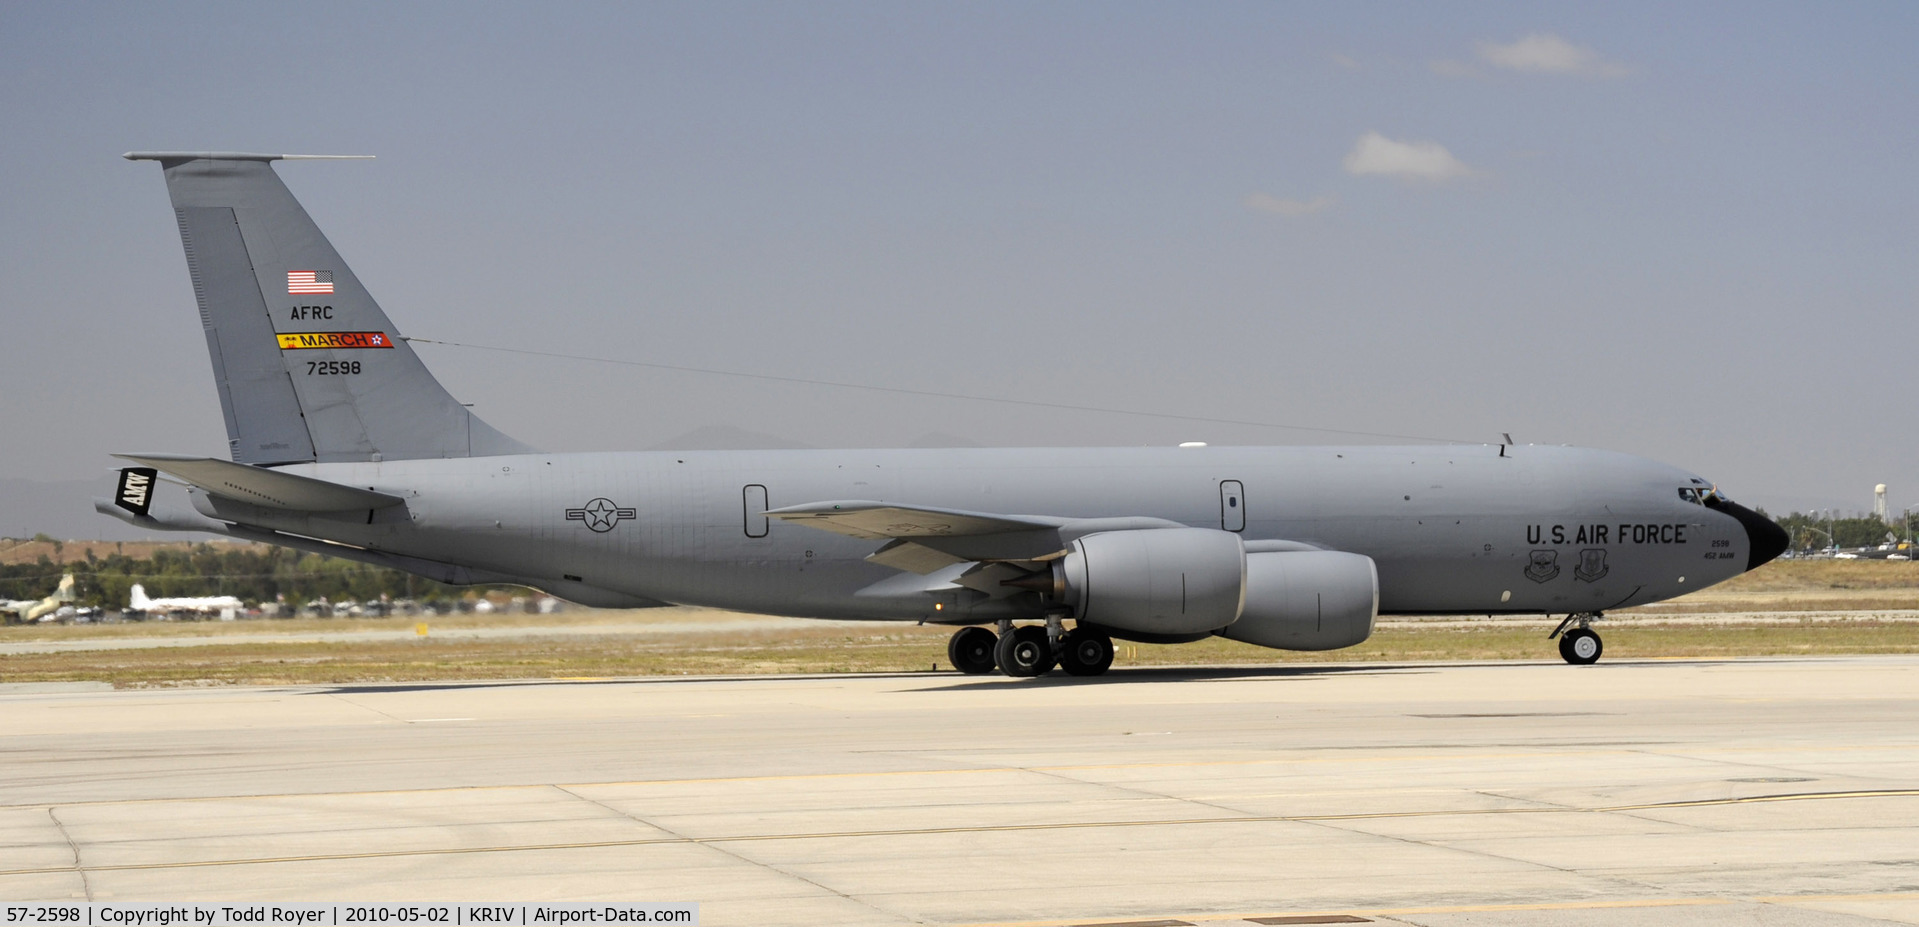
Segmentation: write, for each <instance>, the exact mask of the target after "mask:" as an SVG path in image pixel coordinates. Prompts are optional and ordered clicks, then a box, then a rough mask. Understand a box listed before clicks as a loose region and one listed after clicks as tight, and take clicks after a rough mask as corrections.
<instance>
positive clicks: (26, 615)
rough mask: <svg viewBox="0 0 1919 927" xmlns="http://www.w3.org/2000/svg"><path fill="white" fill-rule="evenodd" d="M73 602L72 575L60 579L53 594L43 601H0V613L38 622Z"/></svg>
mask: <svg viewBox="0 0 1919 927" xmlns="http://www.w3.org/2000/svg"><path fill="white" fill-rule="evenodd" d="M72 601H73V574H72V573H68V574H67V575H65V576H62V577H60V585H59V586H57V587H55V588H54V590H53V594H52V595H50V596H47V597H46V598H44V599H6V600H4V601H0V612H10V613H12V614H13V616H14V617H15V618H17V619H18V620H20V621H23V622H26V621H39V620H40V619H41V618H43V617H46V616H48V615H51V614H53V613H54V612H56V611H58V610H59V609H60V606H62V605H65V604H67V603H69V602H72Z"/></svg>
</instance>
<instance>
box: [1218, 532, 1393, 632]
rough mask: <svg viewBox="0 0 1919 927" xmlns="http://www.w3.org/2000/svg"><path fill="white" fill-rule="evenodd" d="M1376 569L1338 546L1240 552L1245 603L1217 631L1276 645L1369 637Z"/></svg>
mask: <svg viewBox="0 0 1919 927" xmlns="http://www.w3.org/2000/svg"><path fill="white" fill-rule="evenodd" d="M1378 615H1379V571H1378V570H1377V569H1375V568H1374V566H1373V559H1372V558H1371V557H1364V556H1361V555H1359V554H1349V553H1344V552H1341V551H1331V550H1315V551H1284V552H1278V553H1254V554H1247V555H1246V605H1245V608H1244V609H1243V610H1242V611H1241V612H1240V616H1239V620H1238V621H1236V622H1234V623H1233V624H1232V625H1231V626H1230V627H1227V628H1225V629H1223V630H1221V631H1220V632H1219V636H1221V637H1226V638H1231V639H1233V640H1236V641H1244V642H1246V643H1248V644H1258V645H1259V646H1261V647H1272V648H1275V649H1278V650H1337V649H1339V648H1341V647H1351V646H1353V645H1354V644H1357V643H1359V642H1361V641H1364V640H1365V639H1366V638H1368V637H1371V636H1373V619H1374V618H1375V617H1377V616H1378Z"/></svg>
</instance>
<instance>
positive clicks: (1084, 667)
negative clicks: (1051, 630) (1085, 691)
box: [1059, 628, 1113, 676]
mask: <svg viewBox="0 0 1919 927" xmlns="http://www.w3.org/2000/svg"><path fill="white" fill-rule="evenodd" d="M1112 665H1113V639H1112V638H1110V637H1107V636H1106V635H1104V634H1101V633H1099V632H1097V631H1088V630H1084V629H1080V628H1075V629H1073V630H1072V631H1070V632H1068V633H1067V635H1066V637H1065V638H1064V639H1062V640H1061V641H1060V648H1059V666H1060V669H1063V670H1065V671H1066V672H1068V673H1071V674H1072V675H1074V676H1098V675H1099V674H1101V673H1104V672H1106V670H1107V669H1108V668H1109V667H1111V666H1112Z"/></svg>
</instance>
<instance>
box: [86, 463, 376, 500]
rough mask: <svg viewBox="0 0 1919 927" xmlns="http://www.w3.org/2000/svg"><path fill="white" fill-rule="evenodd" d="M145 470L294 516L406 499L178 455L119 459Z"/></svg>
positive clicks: (218, 494)
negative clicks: (146, 468)
mask: <svg viewBox="0 0 1919 927" xmlns="http://www.w3.org/2000/svg"><path fill="white" fill-rule="evenodd" d="M113 456H115V457H118V458H120V459H122V460H131V461H133V462H134V463H137V464H140V465H142V466H146V467H152V468H153V469H155V470H159V471H161V472H163V473H168V474H171V475H173V476H176V477H179V478H180V479H182V480H185V481H186V482H188V483H191V484H193V485H194V486H196V487H198V488H200V489H202V490H205V491H207V492H209V493H212V494H213V495H216V496H225V497H227V498H229V499H238V500H241V501H243V502H251V503H253V504H254V505H258V506H261V507H263V508H270V509H284V510H287V511H293V512H345V511H354V510H360V509H383V508H386V507H387V506H391V505H399V504H401V503H403V502H405V501H406V500H405V499H402V498H400V497H399V496H395V495H389V494H387V493H383V492H375V491H373V490H370V489H356V488H354V487H352V486H342V485H340V484H339V483H329V482H327V481H326V480H316V479H314V478H312V477H308V476H299V475H297V474H293V473H282V472H280V471H278V470H268V469H265V468H262V467H253V466H248V465H246V464H238V463H232V462H229V461H225V460H215V459H214V458H211V457H188V456H184V455H179V454H115V455H113Z"/></svg>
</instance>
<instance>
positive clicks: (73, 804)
mask: <svg viewBox="0 0 1919 927" xmlns="http://www.w3.org/2000/svg"><path fill="white" fill-rule="evenodd" d="M1633 752H1640V751H1633V750H1562V751H1543V752H1529V753H1429V754H1413V755H1409V756H1395V757H1340V756H1330V757H1309V758H1299V757H1271V758H1264V759H1253V760H1208V761H1200V762H1190V763H1088V764H1077V765H1066V766H1058V765H1055V766H969V767H964V768H957V769H883V770H875V771H868V772H849V773H799V774H794V775H782V776H711V777H707V778H700V779H621V780H615V781H610V782H567V783H559V784H560V785H562V786H564V787H565V788H569V789H597V788H615V787H620V786H670V785H704V784H709V783H728V782H811V781H819V780H827V779H864V778H881V777H890V776H953V775H969V774H978V773H1028V772H1030V773H1041V774H1047V773H1060V772H1081V771H1092V770H1100V769H1193V768H1204V767H1213V766H1258V765H1266V764H1278V763H1383V762H1399V763H1405V762H1420V761H1428V760H1448V759H1460V760H1501V759H1516V758H1527V759H1535V758H1540V757H1567V756H1605V755H1607V754H1614V753H1633ZM1077 781H1082V782H1092V781H1093V780H1077ZM546 787H547V786H546V785H543V784H541V785H453V786H441V787H439V788H427V789H370V790H366V791H357V792H266V793H261V794H257V795H209V796H200V795H190V796H178V797H167V798H111V799H100V800H97V801H65V802H51V803H50V802H21V803H16V804H10V805H9V804H0V811H10V810H15V809H21V808H45V807H47V806H48V805H49V804H55V805H58V806H60V807H62V808H82V807H93V806H100V805H149V804H156V803H184V802H226V801H256V800H262V799H270V798H310V797H321V796H332V797H339V796H343V795H413V794H422V795H424V794H432V793H436V792H484V791H505V790H511V789H539V788H546Z"/></svg>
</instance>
